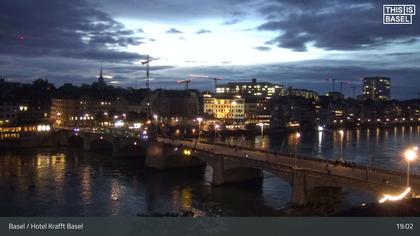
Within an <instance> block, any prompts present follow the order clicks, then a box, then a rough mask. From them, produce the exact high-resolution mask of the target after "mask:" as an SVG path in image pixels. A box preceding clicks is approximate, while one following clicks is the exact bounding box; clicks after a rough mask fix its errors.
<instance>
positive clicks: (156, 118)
mask: <svg viewBox="0 0 420 236" xmlns="http://www.w3.org/2000/svg"><path fill="white" fill-rule="evenodd" d="M153 118H155V129H156V136H157V135H158V116H157V115H156V114H154V115H153Z"/></svg>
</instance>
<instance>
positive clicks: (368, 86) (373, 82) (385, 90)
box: [363, 77, 391, 101]
mask: <svg viewBox="0 0 420 236" xmlns="http://www.w3.org/2000/svg"><path fill="white" fill-rule="evenodd" d="M363 98H364V99H371V100H374V101H383V100H389V99H391V79H390V78H388V77H364V78H363Z"/></svg>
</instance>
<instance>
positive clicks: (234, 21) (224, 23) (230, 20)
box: [222, 18, 241, 25]
mask: <svg viewBox="0 0 420 236" xmlns="http://www.w3.org/2000/svg"><path fill="white" fill-rule="evenodd" d="M240 21H241V19H238V18H233V19H229V20H226V21H224V22H223V23H222V24H223V25H234V24H236V23H238V22H240Z"/></svg>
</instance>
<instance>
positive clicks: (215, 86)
mask: <svg viewBox="0 0 420 236" xmlns="http://www.w3.org/2000/svg"><path fill="white" fill-rule="evenodd" d="M188 77H189V78H201V79H212V80H214V89H216V88H217V81H219V80H222V79H223V78H221V77H210V76H208V75H189V76H188Z"/></svg>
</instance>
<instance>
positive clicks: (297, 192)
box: [292, 168, 306, 205]
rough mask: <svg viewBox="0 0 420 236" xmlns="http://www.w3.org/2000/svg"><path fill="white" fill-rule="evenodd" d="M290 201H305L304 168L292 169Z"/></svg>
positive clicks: (303, 202) (297, 203) (295, 202)
mask: <svg viewBox="0 0 420 236" xmlns="http://www.w3.org/2000/svg"><path fill="white" fill-rule="evenodd" d="M292 203H293V204H296V205H304V204H305V203H306V175H305V170H301V169H297V168H293V170H292Z"/></svg>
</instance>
